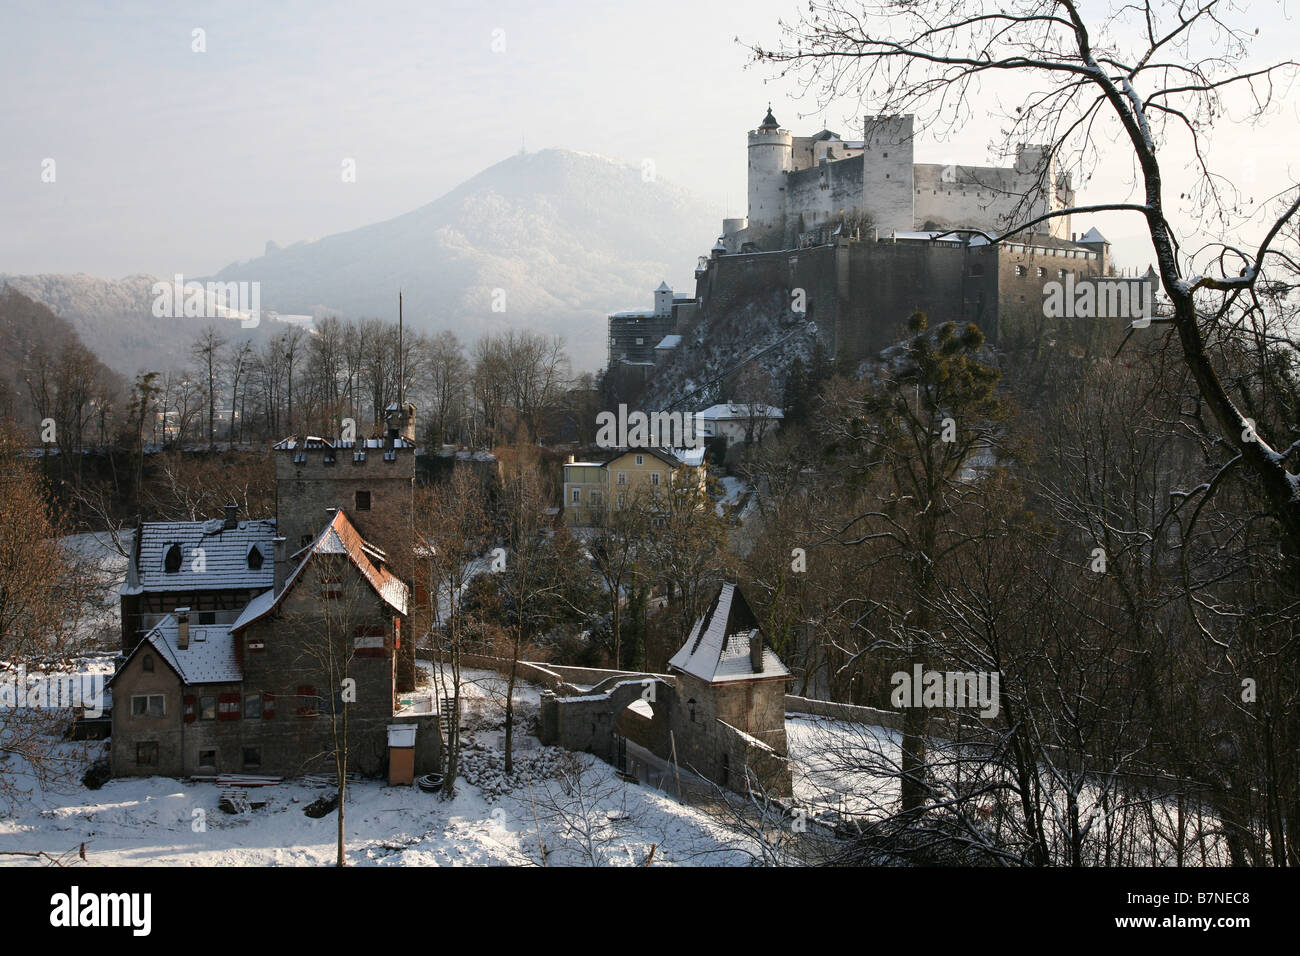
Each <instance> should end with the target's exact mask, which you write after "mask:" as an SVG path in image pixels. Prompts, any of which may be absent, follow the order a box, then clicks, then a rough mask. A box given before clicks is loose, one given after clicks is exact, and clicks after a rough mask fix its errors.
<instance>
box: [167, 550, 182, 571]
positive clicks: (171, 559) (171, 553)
mask: <svg viewBox="0 0 1300 956" xmlns="http://www.w3.org/2000/svg"><path fill="white" fill-rule="evenodd" d="M180 569H181V546H180V545H179V544H173V545H172V546H171V547H170V548H168V549H167V554H166V555H164V556H163V571H165V572H166V573H168V574H175V573H176V572H178V571H179V570H180Z"/></svg>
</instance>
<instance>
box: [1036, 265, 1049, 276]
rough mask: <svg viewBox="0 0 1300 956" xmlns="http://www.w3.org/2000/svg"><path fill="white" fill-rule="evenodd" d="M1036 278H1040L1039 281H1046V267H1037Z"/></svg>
mask: <svg viewBox="0 0 1300 956" xmlns="http://www.w3.org/2000/svg"><path fill="white" fill-rule="evenodd" d="M1038 278H1040V279H1046V278H1047V267H1046V266H1039V267H1038Z"/></svg>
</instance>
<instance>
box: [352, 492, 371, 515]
mask: <svg viewBox="0 0 1300 956" xmlns="http://www.w3.org/2000/svg"><path fill="white" fill-rule="evenodd" d="M355 498H356V506H357V510H358V511H369V510H370V492H368V491H358V492H357V493H356V495H355Z"/></svg>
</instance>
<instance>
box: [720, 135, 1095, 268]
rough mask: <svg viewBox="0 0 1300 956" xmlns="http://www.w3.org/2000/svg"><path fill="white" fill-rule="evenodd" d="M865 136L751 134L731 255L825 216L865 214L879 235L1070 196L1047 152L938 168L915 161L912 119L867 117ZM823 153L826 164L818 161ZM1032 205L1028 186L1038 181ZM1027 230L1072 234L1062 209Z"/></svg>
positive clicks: (782, 238) (1007, 213) (1005, 213)
mask: <svg viewBox="0 0 1300 956" xmlns="http://www.w3.org/2000/svg"><path fill="white" fill-rule="evenodd" d="M863 136H864V138H863V140H862V142H861V143H860V144H859V143H856V142H845V141H843V140H838V139H829V138H825V139H818V138H817V137H816V136H793V135H792V134H791V133H790V132H789V131H788V130H784V129H780V130H771V129H766V130H765V129H758V130H754V131H751V132H750V133H749V218H748V221H740V220H735V219H731V220H727V221H726V222H725V223H724V226H723V235H724V245H725V247H726V249H727V251H728V252H731V253H734V252H737V251H739V249H740V247H741V245H742V244H743V243H744V242H746V241H753V242H758V243H759V244H760V245H761V246H762V247H765V248H773V247H778V246H785V245H789V244H790V243H791V242H792V241H793V238H794V236H795V234H796V233H797V232H798V230H799V225H800V221H801V219H802V223H803V226H804V228H811V227H812V226H813V225H815V224H818V223H822V222H826V221H827V220H831V219H835V218H839V217H850V216H853V215H857V214H861V213H866V214H867V215H869V216H870V217H871V218H872V220H873V222H874V225H875V228H876V231H877V233H878V234H879V235H880V236H888V235H889V234H890V233H893V232H909V231H912V230H919V229H924V228H927V226H928V225H929V226H930V227H932V228H939V229H948V228H959V227H965V228H976V229H984V230H987V231H990V232H993V231H1000V230H1004V229H1006V228H1007V227H1008V226H1010V225H1013V224H1014V223H1019V222H1025V221H1028V220H1029V219H1032V218H1034V217H1036V216H1040V215H1043V214H1044V213H1046V212H1048V211H1049V210H1051V209H1060V208H1063V207H1066V206H1069V205H1072V204H1073V203H1074V190H1073V189H1072V188H1071V185H1070V182H1069V178H1068V176H1063V175H1059V174H1058V172H1057V170H1056V168H1055V165H1054V163H1049V165H1048V166H1047V167H1046V168H1045V167H1044V165H1043V162H1044V160H1043V150H1042V149H1041V148H1039V147H1021V149H1020V150H1019V151H1018V153H1017V158H1016V163H1015V165H1014V166H1011V167H994V166H944V165H939V164H917V163H915V161H914V153H913V142H914V137H915V128H914V118H913V117H912V116H883V117H882V116H867V117H865V119H864V133H863ZM823 159H825V160H826V161H824V162H823ZM1047 182H1052V183H1054V188H1053V189H1047V190H1041V191H1040V194H1039V195H1037V196H1036V197H1035V198H1034V199H1033V201H1032V202H1026V201H1025V200H1024V197H1025V195H1026V194H1027V193H1030V192H1031V191H1033V190H1035V189H1036V188H1037V187H1038V186H1039V185H1040V184H1041V183H1047ZM1030 234H1039V235H1052V236H1055V237H1056V238H1060V239H1068V238H1069V237H1070V221H1069V217H1068V216H1063V217H1060V218H1057V219H1053V220H1050V221H1048V222H1045V223H1043V224H1040V225H1038V226H1036V227H1034V228H1033V229H1032V230H1031V231H1030Z"/></svg>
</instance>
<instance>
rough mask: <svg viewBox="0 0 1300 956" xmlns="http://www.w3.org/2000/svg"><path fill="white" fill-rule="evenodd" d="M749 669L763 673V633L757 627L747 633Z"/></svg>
mask: <svg viewBox="0 0 1300 956" xmlns="http://www.w3.org/2000/svg"><path fill="white" fill-rule="evenodd" d="M749 669H750V670H752V671H753V672H754V673H755V674H761V673H763V635H762V633H761V632H760V631H759V630H758V628H754V630H753V631H751V632H750V634H749Z"/></svg>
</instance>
